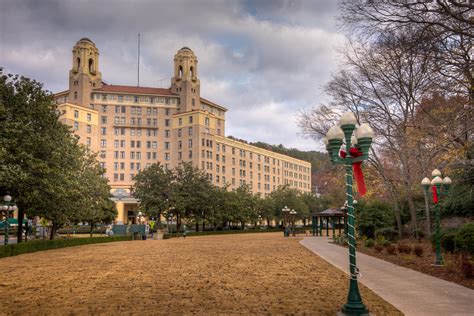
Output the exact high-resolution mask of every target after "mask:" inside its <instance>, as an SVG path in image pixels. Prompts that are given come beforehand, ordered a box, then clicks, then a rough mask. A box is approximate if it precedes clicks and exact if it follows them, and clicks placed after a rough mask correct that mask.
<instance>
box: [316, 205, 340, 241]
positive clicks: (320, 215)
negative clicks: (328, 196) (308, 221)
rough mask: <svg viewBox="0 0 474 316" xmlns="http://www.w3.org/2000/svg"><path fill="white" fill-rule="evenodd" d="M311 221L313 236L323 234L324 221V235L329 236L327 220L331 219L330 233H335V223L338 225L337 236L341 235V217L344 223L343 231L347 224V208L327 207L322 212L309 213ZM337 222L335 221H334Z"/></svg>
mask: <svg viewBox="0 0 474 316" xmlns="http://www.w3.org/2000/svg"><path fill="white" fill-rule="evenodd" d="M311 218H312V223H313V236H323V227H324V223H325V224H326V236H329V220H331V226H332V235H333V236H334V235H335V234H336V224H337V225H338V230H339V236H340V235H341V219H342V221H343V223H344V231H345V230H346V225H347V210H346V209H345V208H344V207H341V209H339V210H338V209H333V208H329V209H327V210H324V211H322V212H313V213H311ZM336 222H337V223H336Z"/></svg>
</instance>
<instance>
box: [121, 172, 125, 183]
mask: <svg viewBox="0 0 474 316" xmlns="http://www.w3.org/2000/svg"><path fill="white" fill-rule="evenodd" d="M123 180H125V175H124V174H123V173H121V174H120V181H123Z"/></svg>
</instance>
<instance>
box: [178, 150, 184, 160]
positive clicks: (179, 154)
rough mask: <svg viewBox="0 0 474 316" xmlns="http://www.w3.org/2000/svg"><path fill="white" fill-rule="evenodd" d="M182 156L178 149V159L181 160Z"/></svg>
mask: <svg viewBox="0 0 474 316" xmlns="http://www.w3.org/2000/svg"><path fill="white" fill-rule="evenodd" d="M182 158H183V155H182V153H181V152H180V151H178V160H181V159H182Z"/></svg>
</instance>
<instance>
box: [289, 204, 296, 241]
mask: <svg viewBox="0 0 474 316" xmlns="http://www.w3.org/2000/svg"><path fill="white" fill-rule="evenodd" d="M296 213H297V212H296V211H295V210H291V211H290V215H291V230H292V232H293V236H295V217H296Z"/></svg>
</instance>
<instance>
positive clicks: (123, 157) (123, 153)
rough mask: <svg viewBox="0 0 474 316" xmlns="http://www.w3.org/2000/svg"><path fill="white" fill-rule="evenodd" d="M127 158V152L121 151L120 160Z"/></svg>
mask: <svg viewBox="0 0 474 316" xmlns="http://www.w3.org/2000/svg"><path fill="white" fill-rule="evenodd" d="M125 157H126V155H125V152H124V151H121V152H120V158H122V159H125Z"/></svg>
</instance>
